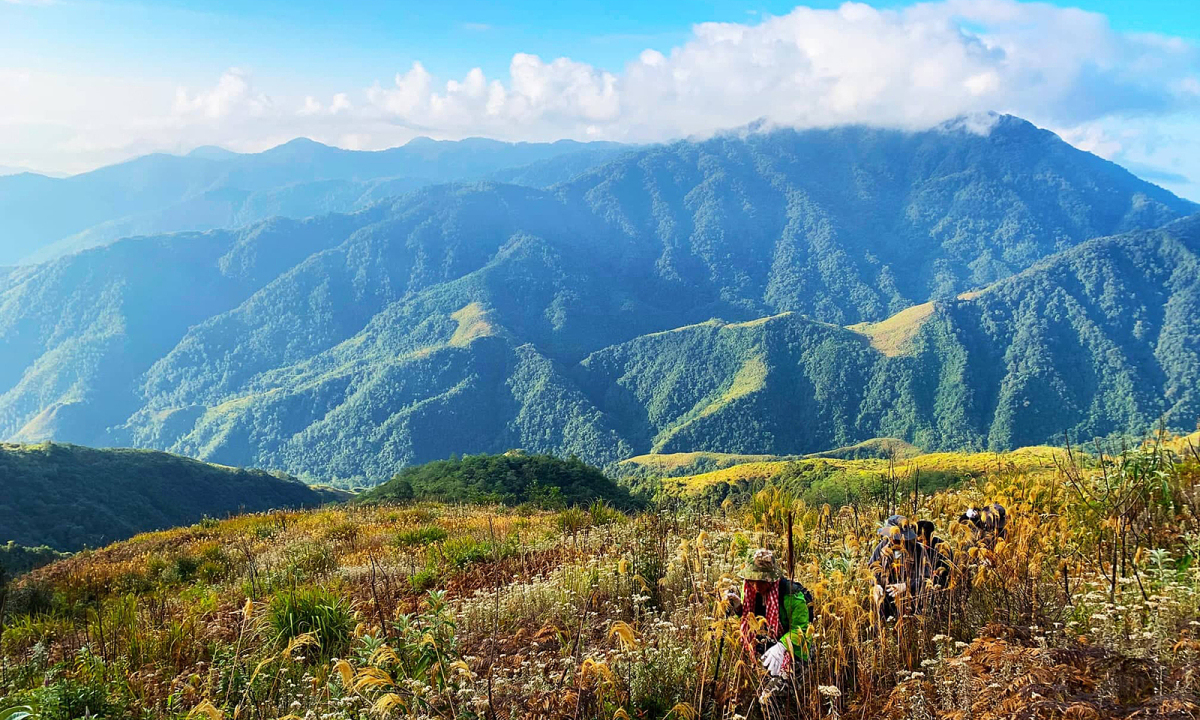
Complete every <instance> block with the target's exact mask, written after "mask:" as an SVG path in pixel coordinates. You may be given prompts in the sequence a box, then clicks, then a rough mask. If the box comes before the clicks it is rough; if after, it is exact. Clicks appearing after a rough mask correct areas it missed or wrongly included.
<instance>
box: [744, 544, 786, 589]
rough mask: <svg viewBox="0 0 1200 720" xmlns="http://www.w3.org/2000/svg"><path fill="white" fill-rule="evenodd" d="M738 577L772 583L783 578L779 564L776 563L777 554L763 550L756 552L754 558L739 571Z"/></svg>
mask: <svg viewBox="0 0 1200 720" xmlns="http://www.w3.org/2000/svg"><path fill="white" fill-rule="evenodd" d="M738 577H740V578H741V579H743V580H757V581H760V582H771V581H774V580H778V579H779V578H781V577H783V571H782V570H780V569H779V563H778V562H776V561H775V553H773V552H771V551H770V550H767V549H766V548H762V549H759V550H755V551H754V557H753V558H751V560H750V562H748V563H746V564H745V565H743V566H742V567H741V569H740V570H738Z"/></svg>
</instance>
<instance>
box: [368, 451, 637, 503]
mask: <svg viewBox="0 0 1200 720" xmlns="http://www.w3.org/2000/svg"><path fill="white" fill-rule="evenodd" d="M406 500H434V501H439V502H451V503H459V502H469V503H490V502H495V503H504V504H508V505H516V504H521V503H530V504H533V505H536V506H538V507H544V508H561V507H566V506H577V505H590V504H592V503H593V502H595V501H596V500H602V501H605V502H608V503H610V504H612V505H614V506H617V507H626V508H627V507H630V506H631V505H633V504H634V500H633V498H631V497H630V495H629V493H628V491H626V490H625V489H624V488H622V487H620V486H619V485H617V484H616V483H614V482H613V481H612V480H610V479H608V478H607V477H605V475H604V473H602V472H600V471H599V470H598V469H596V468H594V467H592V466H590V465H587V464H586V463H584V462H583V461H581V460H579V459H578V458H569V459H562V458H558V457H554V456H552V455H530V454H527V453H524V452H520V451H510V452H507V453H504V454H503V455H469V456H466V457H462V458H451V459H449V460H437V461H434V462H430V463H425V464H424V465H418V466H415V467H408V468H405V469H403V470H401V471H400V472H398V473H396V475H395V476H393V477H392V479H391V480H389V481H387V482H386V483H384V484H382V485H380V486H379V487H376V488H375V489H373V490H370V491H368V492H366V493H363V494H362V495H360V496H358V498H357V500H356V501H357V502H362V503H378V502H389V501H406Z"/></svg>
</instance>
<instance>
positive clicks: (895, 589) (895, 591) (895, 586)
mask: <svg viewBox="0 0 1200 720" xmlns="http://www.w3.org/2000/svg"><path fill="white" fill-rule="evenodd" d="M907 593H908V586H907V585H905V584H904V583H902V582H898V583H892V584H891V585H888V586H887V594H888V595H891V596H892V597H893V598H902V597H904V596H905V595H906V594H907Z"/></svg>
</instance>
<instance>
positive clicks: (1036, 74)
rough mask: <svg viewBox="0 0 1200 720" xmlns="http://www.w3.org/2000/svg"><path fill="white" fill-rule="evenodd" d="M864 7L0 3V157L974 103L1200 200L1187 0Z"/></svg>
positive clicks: (929, 112) (686, 128)
mask: <svg viewBox="0 0 1200 720" xmlns="http://www.w3.org/2000/svg"><path fill="white" fill-rule="evenodd" d="M870 6H871V7H867V6H865V5H864V6H853V5H842V4H841V3H836V2H823V1H816V0H814V1H812V2H807V3H803V4H802V5H800V6H797V4H796V3H789V2H774V1H771V2H734V1H732V0H719V1H716V2H681V1H678V0H674V1H665V2H654V3H647V2H628V1H627V0H626V1H618V2H607V3H591V4H580V3H564V2H550V1H547V0H537V1H536V2H481V1H476V0H472V1H469V2H461V1H448V2H440V3H436V2H432V3H431V2H427V1H426V2H421V3H415V2H390V3H384V2H359V3H333V2H328V1H325V2H314V1H312V0H289V1H288V2H283V1H281V0H267V1H265V2H252V3H251V2H232V1H226V0H221V1H214V2H177V1H170V2H153V3H149V2H145V3H143V2H125V1H122V2H108V1H106V0H18V1H16V2H14V1H13V0H0V165H7V166H18V167H34V168H41V169H46V170H55V171H66V172H74V171H80V170H86V169H89V168H91V167H95V166H97V165H100V164H104V163H107V162H113V161H116V160H120V159H124V158H126V157H130V156H133V155H136V154H140V153H143V152H148V151H152V150H167V151H186V150H188V149H190V148H191V147H195V146H197V145H200V144H209V143H213V144H221V145H225V146H228V147H232V148H234V149H238V150H244V151H252V150H259V149H263V148H264V147H268V146H270V145H272V144H276V143H278V142H282V141H284V140H286V139H288V138H289V137H294V136H296V135H301V134H302V135H307V136H309V137H314V138H315V139H318V140H321V141H323V142H329V143H332V144H338V145H342V146H346V147H360V148H364V149H374V148H379V147H386V146H390V145H394V144H399V143H402V142H404V141H406V140H407V139H409V138H411V137H413V136H415V135H419V134H423V135H432V136H435V137H447V138H453V137H462V136H466V135H489V136H494V137H501V138H502V139H512V140H543V139H544V140H553V139H558V138H559V137H575V138H579V139H587V138H589V137H595V138H606V139H616V140H627V141H639V142H643V141H656V140H665V139H671V138H675V137H683V136H696V135H704V134H706V133H710V132H713V131H716V130H719V129H722V128H724V127H731V126H737V125H740V124H745V122H748V121H752V120H755V119H757V118H767V119H768V120H770V121H772V122H776V123H778V124H785V125H795V126H813V125H828V124H837V123H839V122H872V123H877V124H881V125H893V126H900V127H919V126H928V125H931V124H933V123H935V122H937V121H939V120H943V119H946V117H952V116H954V115H957V114H961V113H977V112H982V111H984V110H997V111H1001V112H1013V113H1015V114H1019V115H1022V116H1023V117H1027V118H1029V119H1030V120H1032V121H1034V122H1036V123H1038V124H1039V125H1042V126H1044V127H1049V128H1050V129H1053V130H1055V131H1056V132H1059V133H1060V134H1062V135H1063V137H1064V138H1066V139H1068V141H1070V142H1073V143H1075V144H1076V145H1078V146H1080V147H1084V148H1085V149H1088V150H1092V151H1094V152H1097V153H1098V154H1101V155H1104V156H1105V157H1109V158H1111V159H1114V160H1116V161H1118V162H1123V163H1125V164H1127V165H1130V166H1133V167H1135V169H1136V170H1137V171H1138V172H1140V173H1142V174H1144V175H1146V176H1153V177H1152V179H1154V180H1155V181H1158V182H1162V183H1163V184H1165V185H1167V186H1168V187H1170V188H1171V189H1173V190H1175V191H1176V192H1182V193H1184V194H1187V195H1189V196H1191V197H1193V198H1196V199H1200V184H1198V183H1200V145H1198V144H1197V141H1196V140H1193V139H1192V138H1195V137H1200V132H1197V131H1198V130H1200V121H1197V119H1196V118H1197V117H1200V52H1198V51H1197V48H1198V47H1200V12H1197V11H1196V2H1195V0H1158V1H1151V2H1139V3H1133V2H1118V1H1117V0H1104V1H1099V2H1081V3H1054V4H1034V3H1023V2H1018V1H1017V0H942V1H940V2H933V3H928V4H925V5H914V4H913V3H903V2H878V3H870ZM1080 11H1083V12H1080ZM704 23H719V25H704Z"/></svg>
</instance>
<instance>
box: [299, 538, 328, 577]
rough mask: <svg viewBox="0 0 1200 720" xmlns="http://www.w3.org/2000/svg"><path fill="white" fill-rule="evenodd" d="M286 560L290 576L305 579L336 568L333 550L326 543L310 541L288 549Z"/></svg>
mask: <svg viewBox="0 0 1200 720" xmlns="http://www.w3.org/2000/svg"><path fill="white" fill-rule="evenodd" d="M287 560H288V568H289V570H290V571H291V573H292V574H294V575H300V576H302V577H306V578H311V577H317V576H320V575H323V574H325V573H328V572H331V571H333V570H334V569H335V568H336V567H337V561H336V560H335V559H334V554H333V549H332V548H331V547H329V545H327V544H326V543H323V542H316V541H312V540H309V541H305V542H299V543H296V544H295V545H293V546H291V547H290V548H288V551H287Z"/></svg>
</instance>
